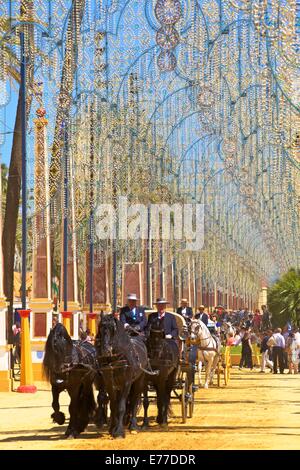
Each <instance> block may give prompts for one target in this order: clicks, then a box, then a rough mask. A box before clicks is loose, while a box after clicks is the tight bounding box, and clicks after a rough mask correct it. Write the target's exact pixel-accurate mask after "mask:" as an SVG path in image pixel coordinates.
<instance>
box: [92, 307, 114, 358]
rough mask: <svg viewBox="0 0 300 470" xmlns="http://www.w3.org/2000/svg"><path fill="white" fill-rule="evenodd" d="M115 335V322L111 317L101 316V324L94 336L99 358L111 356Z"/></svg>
mask: <svg viewBox="0 0 300 470" xmlns="http://www.w3.org/2000/svg"><path fill="white" fill-rule="evenodd" d="M116 333H117V320H116V319H115V318H114V316H113V315H111V314H109V315H103V316H101V323H100V324H99V327H98V333H97V336H96V342H95V346H96V351H97V354H98V356H100V357H109V356H112V355H113V349H114V343H115V338H116Z"/></svg>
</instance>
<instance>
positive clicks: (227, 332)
mask: <svg viewBox="0 0 300 470" xmlns="http://www.w3.org/2000/svg"><path fill="white" fill-rule="evenodd" d="M222 333H223V335H224V339H225V340H226V341H227V340H228V338H230V337H234V336H235V335H236V329H235V327H234V326H232V324H231V323H230V322H223V323H222V326H221V334H222Z"/></svg>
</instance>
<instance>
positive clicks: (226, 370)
mask: <svg viewBox="0 0 300 470" xmlns="http://www.w3.org/2000/svg"><path fill="white" fill-rule="evenodd" d="M230 348H231V346H223V347H222V349H221V353H220V356H219V361H218V365H217V369H216V374H217V384H218V387H221V377H222V376H223V378H224V385H226V386H227V385H228V384H229V381H230V369H231V356H230Z"/></svg>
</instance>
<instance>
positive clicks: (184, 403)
mask: <svg viewBox="0 0 300 470" xmlns="http://www.w3.org/2000/svg"><path fill="white" fill-rule="evenodd" d="M186 395H187V374H186V373H184V374H182V389H181V416H182V423H183V424H184V423H186V418H187V399H186Z"/></svg>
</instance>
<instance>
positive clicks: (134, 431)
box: [130, 429, 138, 434]
mask: <svg viewBox="0 0 300 470" xmlns="http://www.w3.org/2000/svg"><path fill="white" fill-rule="evenodd" d="M137 433H138V432H137V430H136V429H131V430H130V434H137Z"/></svg>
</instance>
